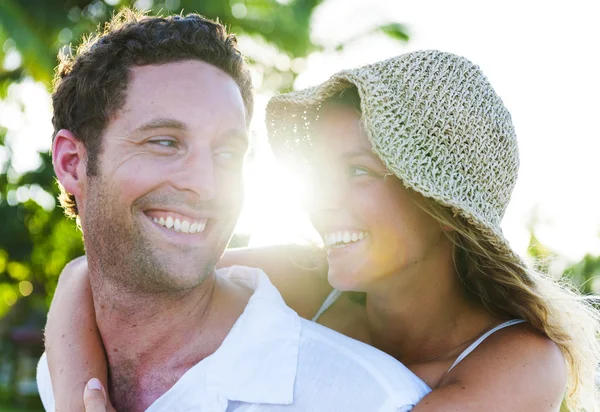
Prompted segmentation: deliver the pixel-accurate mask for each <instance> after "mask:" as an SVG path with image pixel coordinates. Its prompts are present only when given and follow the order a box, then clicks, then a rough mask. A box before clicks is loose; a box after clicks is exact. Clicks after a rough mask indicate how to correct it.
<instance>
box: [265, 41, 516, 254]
mask: <svg viewBox="0 0 600 412" xmlns="http://www.w3.org/2000/svg"><path fill="white" fill-rule="evenodd" d="M352 86H355V87H356V88H357V89H358V94H359V96H360V106H361V113H362V122H363V125H364V127H365V129H366V131H367V135H368V137H369V140H370V141H371V144H372V146H373V152H374V153H375V154H376V155H377V156H378V157H379V158H380V159H381V160H382V161H383V163H384V164H385V166H386V167H387V169H388V170H389V171H390V172H391V173H393V174H394V175H396V176H397V177H398V178H399V179H400V180H402V182H403V183H404V185H405V186H406V187H408V188H410V189H412V190H415V191H416V192H419V193H420V194H422V195H423V196H425V197H428V198H431V199H434V200H435V201H437V202H438V203H440V204H442V205H444V206H448V207H450V208H452V210H453V211H454V213H456V214H458V215H461V216H462V217H464V218H465V219H466V220H467V221H468V222H469V223H470V224H471V225H473V226H474V227H475V228H476V229H478V230H479V231H480V232H481V234H482V235H483V236H484V238H485V239H486V240H488V241H489V242H490V243H491V244H492V245H493V246H494V247H495V248H496V249H497V250H498V251H500V252H501V253H503V254H506V255H509V256H510V257H511V258H514V259H515V260H516V261H518V262H521V259H520V258H519V257H518V256H517V255H516V254H515V253H514V252H513V251H512V249H511V248H510V246H509V244H508V242H507V240H506V239H505V238H504V236H503V234H502V229H501V228H500V222H501V220H502V217H503V215H504V212H505V210H506V207H507V205H508V202H509V200H510V196H511V193H512V190H513V188H514V185H515V182H516V179H517V171H518V168H519V153H518V147H517V141H516V136H515V132H514V127H513V124H512V121H511V117H510V113H509V112H508V110H507V109H506V107H504V104H503V103H502V100H501V99H500V97H498V95H497V94H496V93H495V92H494V90H493V89H492V86H491V85H490V83H489V82H488V80H487V79H486V77H485V76H484V75H483V73H482V72H481V70H480V69H479V67H477V66H476V65H474V64H473V63H471V62H470V61H469V60H467V59H465V58H464V57H460V56H456V55H453V54H449V53H444V52H440V51H435V50H427V51H418V52H412V53H407V54H403V55H400V56H397V57H394V58H391V59H389V60H385V61H382V62H378V63H374V64H371V65H367V66H364V67H360V68H357V69H351V70H344V71H341V72H339V73H337V74H335V75H333V76H332V77H331V78H330V79H329V80H327V81H326V82H324V83H322V84H321V85H319V86H317V87H314V88H310V89H306V90H301V91H295V92H291V93H287V94H283V95H280V96H276V97H274V98H272V99H271V101H270V102H269V104H268V106H267V129H268V131H269V139H270V142H271V144H272V146H273V147H274V150H275V152H276V153H277V154H278V155H279V156H282V155H283V156H285V155H290V154H291V155H292V157H293V156H296V157H298V155H300V154H302V153H306V151H307V150H310V149H311V147H312V145H313V143H314V142H313V141H312V140H311V139H313V136H312V133H311V125H313V124H314V123H315V121H316V120H317V119H318V117H319V109H320V107H321V104H322V103H323V102H324V101H325V100H327V99H328V98H330V97H333V96H335V95H339V94H340V93H341V92H342V91H343V90H344V89H347V88H349V87H352Z"/></svg>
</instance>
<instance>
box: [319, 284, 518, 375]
mask: <svg viewBox="0 0 600 412" xmlns="http://www.w3.org/2000/svg"><path fill="white" fill-rule="evenodd" d="M341 295H342V292H341V291H339V290H337V289H334V290H332V291H331V293H330V294H329V296H327V299H325V302H323V304H322V305H321V307H320V308H319V310H318V311H317V314H316V315H315V316H314V317H313V318H312V321H313V322H317V321H318V320H319V318H320V317H321V316H322V315H323V313H325V312H326V311H327V309H329V308H330V307H331V305H333V304H334V303H335V302H336V301H337V300H338V298H339V297H340V296H341ZM523 322H525V320H523V319H512V320H509V321H506V322H504V323H501V324H500V325H498V326H496V327H495V328H492V329H490V330H488V331H487V332H486V333H484V334H483V335H481V336H480V337H479V338H477V340H476V341H475V342H473V343H472V344H470V345H469V347H468V348H467V349H465V350H464V351H462V352H461V354H460V355H458V357H457V358H456V360H455V361H454V363H453V364H452V366H450V369H448V372H450V371H451V370H452V369H453V368H454V367H455V366H456V365H458V364H459V363H460V362H461V361H462V360H463V359H464V358H466V357H467V355H469V354H470V353H471V352H473V351H474V350H475V349H476V348H477V347H478V346H479V345H481V342H483V341H484V340H486V339H487V338H488V337H489V336H490V335H491V334H492V333H494V332H498V331H499V330H500V329H504V328H506V327H508V326H512V325H516V324H518V323H523Z"/></svg>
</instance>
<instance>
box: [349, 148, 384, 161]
mask: <svg viewBox="0 0 600 412" xmlns="http://www.w3.org/2000/svg"><path fill="white" fill-rule="evenodd" d="M342 157H343V158H346V159H353V158H357V157H369V158H372V159H376V158H377V156H375V154H374V153H373V152H372V151H371V150H368V149H355V150H350V151H348V152H345V153H344V154H342Z"/></svg>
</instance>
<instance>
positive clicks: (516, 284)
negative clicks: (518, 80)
mask: <svg viewBox="0 0 600 412" xmlns="http://www.w3.org/2000/svg"><path fill="white" fill-rule="evenodd" d="M267 113H268V114H267V124H268V128H269V134H270V140H271V142H272V145H273V147H274V149H275V151H276V152H277V153H278V154H279V156H280V157H282V158H284V159H287V160H291V161H294V162H296V163H297V165H299V166H300V167H301V168H303V170H305V171H306V172H308V174H309V175H312V176H313V177H314V180H313V181H312V182H311V183H312V186H311V190H312V196H311V197H310V200H309V201H308V204H307V208H308V211H309V212H310V216H311V220H312V222H313V224H314V226H315V228H316V229H317V230H318V231H319V233H320V234H321V236H322V238H323V241H324V244H325V250H326V251H327V265H326V266H325V265H322V264H321V263H322V261H321V260H320V257H321V256H322V254H320V253H321V252H316V251H315V252H313V253H312V254H311V255H310V256H311V259H312V260H314V261H315V262H316V264H315V265H314V268H313V269H305V268H303V267H304V266H305V265H304V264H303V262H299V259H298V253H299V252H298V250H300V254H299V255H302V253H304V251H303V250H302V249H298V247H292V248H286V247H279V248H265V249H262V250H254V251H251V250H242V251H231V252H228V254H226V256H225V257H224V259H223V262H222V264H223V265H224V266H227V265H230V264H234V263H235V264H245V265H248V266H257V267H261V268H263V269H264V270H265V271H266V273H267V274H268V275H269V276H270V278H271V280H272V281H273V283H274V284H275V285H276V286H277V287H278V288H279V289H280V291H281V293H282V295H283V297H284V299H285V300H286V302H287V303H288V304H289V305H290V306H291V307H292V308H294V309H295V310H297V311H298V313H299V314H301V315H302V316H304V317H307V318H309V319H313V320H315V321H317V322H319V323H322V324H323V325H325V326H328V327H330V328H332V329H334V330H337V331H339V332H341V333H344V334H346V335H348V336H351V337H353V338H356V339H358V340H362V341H364V342H366V343H369V344H371V345H373V346H375V347H377V348H379V349H381V350H383V351H384V352H387V353H388V354H390V355H392V356H394V357H395V358H396V359H398V360H399V361H401V362H403V363H404V364H405V365H406V366H408V368H409V369H411V370H412V371H413V372H414V373H415V374H416V375H417V376H419V377H420V378H421V379H422V380H423V381H424V382H425V383H427V385H429V387H431V388H432V392H431V393H430V394H429V395H427V396H426V397H425V398H423V400H422V401H421V402H420V403H419V404H418V405H417V406H416V407H415V408H414V410H415V411H421V412H427V411H439V410H461V411H482V410H486V411H491V410H510V411H557V410H559V407H560V403H561V401H562V400H563V398H564V400H565V404H566V406H568V407H570V408H572V409H582V408H585V409H586V410H597V398H596V388H595V382H594V377H595V372H596V367H597V365H598V361H599V360H600V350H599V343H598V340H597V336H598V335H597V334H598V330H599V328H598V326H599V322H598V314H597V312H596V311H595V310H594V309H593V308H592V306H590V305H588V304H586V302H584V301H583V300H582V299H581V298H580V297H578V296H577V295H576V294H574V293H571V292H569V291H568V290H566V289H564V288H562V287H560V286H559V285H557V284H555V283H553V282H552V281H551V280H549V279H547V278H545V277H544V276H542V275H539V274H537V273H535V272H532V271H530V270H528V269H527V268H526V267H525V265H524V264H523V262H522V261H521V260H520V258H519V257H518V256H517V255H516V254H515V253H514V252H513V251H512V250H511V248H510V246H509V245H508V243H507V242H506V240H505V239H504V237H503V235H502V231H501V229H500V226H499V225H500V221H501V218H502V216H503V214H504V211H505V209H506V207H507V204H508V201H509V198H510V195H511V192H512V189H513V187H514V184H515V181H516V176H517V169H518V151H517V144H516V138H515V134H514V129H513V125H512V122H511V119H510V114H509V113H508V111H507V110H506V108H505V107H504V105H503V103H502V101H501V100H500V98H499V97H498V96H497V95H496V94H495V92H494V91H493V89H492V88H491V86H490V84H489V83H488V81H487V79H486V78H485V76H484V75H483V74H482V73H481V71H480V69H479V68H478V67H477V66H475V65H473V64H472V63H471V62H470V61H468V60H466V59H464V58H462V57H458V56H455V55H452V54H448V53H443V52H438V51H421V52H414V53H408V54H405V55H402V56H399V57H395V58H392V59H390V60H387V61H384V62H379V63H376V64H372V65H369V66H366V67H362V68H359V69H354V70H347V71H343V72H341V73H338V74H336V75H334V76H333V77H332V78H331V79H330V80H328V81H327V82H325V83H324V84H322V85H320V86H318V87H316V88H313V89H309V90H304V91H299V92H293V93H290V94H287V95H282V96H278V97H275V98H274V99H272V100H271V102H270V103H269V106H268V109H267ZM306 253H309V254H310V253H311V252H309V251H306ZM323 266H325V267H326V269H324V270H322V269H321V268H323ZM325 273H327V277H325ZM326 278H327V279H328V281H329V283H330V284H331V286H333V288H334V289H333V291H332V290H331V286H329V285H327V284H326V282H325V279H326ZM67 291H68V292H67ZM73 291H75V293H74V294H73ZM357 292H358V293H357ZM68 294H73V295H72V296H71V297H69V296H68ZM84 297H85V299H84V305H85V307H84V310H83V311H81V303H80V302H81V300H82V299H83V298H84ZM323 302H325V303H323ZM53 305H54V306H53V308H52V309H51V314H50V318H49V324H48V333H47V342H48V358H49V361H50V367H51V370H52V374H53V382H59V385H57V387H56V388H55V392H57V401H58V402H62V400H61V399H65V401H72V400H73V399H76V398H78V397H79V396H80V395H79V394H69V393H68V392H69V391H68V388H69V382H70V383H73V384H74V383H76V382H80V381H82V380H86V379H88V378H89V377H90V376H103V377H105V376H106V366H105V363H104V361H103V352H102V347H101V344H100V341H99V339H98V336H97V332H96V330H95V328H94V326H95V324H94V320H93V319H94V317H93V309H92V306H91V297H90V296H89V286H88V285H87V279H86V276H85V264H83V263H82V262H79V263H78V264H74V265H72V266H71V268H70V269H69V268H67V269H66V270H65V272H64V273H63V275H62V279H61V284H60V285H59V287H58V289H57V297H56V298H55V300H54V303H53ZM67 315H69V316H71V320H69V316H67ZM59 319H61V320H60V321H59ZM82 324H83V325H86V327H81V325H82ZM88 326H89V327H88ZM67 344H68V345H67ZM74 355H75V356H76V357H77V358H81V359H82V362H79V364H77V365H72V363H73V362H72V361H71V362H69V360H70V359H72V357H73V356H74ZM83 360H85V362H83ZM67 362H68V364H69V365H70V375H68V376H66V377H65V374H62V375H61V373H60V372H59V371H60V369H61V368H60V367H57V366H56V365H65V364H67ZM84 363H85V365H84ZM75 402H79V404H81V401H77V400H76V401H75Z"/></svg>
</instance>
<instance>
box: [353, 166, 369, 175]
mask: <svg viewBox="0 0 600 412" xmlns="http://www.w3.org/2000/svg"><path fill="white" fill-rule="evenodd" d="M348 174H349V175H350V177H357V176H366V175H371V174H373V172H371V171H370V170H369V169H367V168H364V167H358V166H350V167H348Z"/></svg>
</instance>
